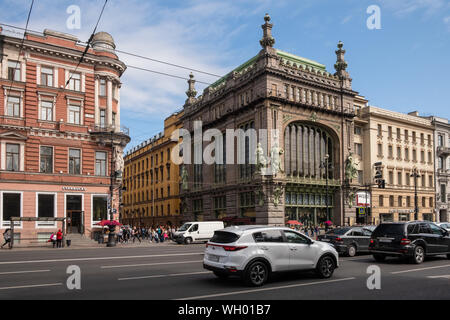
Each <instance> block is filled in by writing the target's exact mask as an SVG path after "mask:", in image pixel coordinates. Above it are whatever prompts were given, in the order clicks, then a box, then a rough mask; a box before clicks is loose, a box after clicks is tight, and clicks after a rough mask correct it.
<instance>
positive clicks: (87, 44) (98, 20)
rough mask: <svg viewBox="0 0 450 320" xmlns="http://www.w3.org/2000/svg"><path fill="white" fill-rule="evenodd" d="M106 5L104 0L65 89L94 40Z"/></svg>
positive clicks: (106, 0)
mask: <svg viewBox="0 0 450 320" xmlns="http://www.w3.org/2000/svg"><path fill="white" fill-rule="evenodd" d="M107 3H108V0H105V3H104V4H103V8H102V11H101V12H100V15H99V17H98V19H97V23H96V25H95V28H94V31H92V34H91V36H90V37H89V40H88V42H87V43H86V49H84V52H83V54H82V55H81V57H80V60H79V61H78V64H77V66H76V67H75V70H74V71H73V72H71V73H70V77H69V79H68V80H67V82H66V87H67V85H68V84H69V82H70V80H71V79H72V76H73V74H74V73H75V72H76V71H77V69H78V67H79V66H80V64H81V62H82V61H83V58H84V56H85V55H86V53H87V52H88V50H89V45H90V43H91V41H92V39H93V38H94V35H95V32H96V31H97V27H98V24H99V22H100V19H101V17H102V15H103V11H104V10H105V7H106V4H107Z"/></svg>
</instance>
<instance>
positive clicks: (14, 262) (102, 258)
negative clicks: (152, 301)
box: [0, 252, 204, 265]
mask: <svg viewBox="0 0 450 320" xmlns="http://www.w3.org/2000/svg"><path fill="white" fill-rule="evenodd" d="M193 255H204V253H200V252H191V253H173V254H154V255H143V256H119V257H97V258H71V259H51V260H29V261H3V262H0V265H7V264H21V263H45V262H68V261H95V260H114V259H136V258H158V257H178V256H193Z"/></svg>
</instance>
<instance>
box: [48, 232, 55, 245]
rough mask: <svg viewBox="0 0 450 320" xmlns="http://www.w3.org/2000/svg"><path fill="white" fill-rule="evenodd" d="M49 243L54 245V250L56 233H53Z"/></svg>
mask: <svg viewBox="0 0 450 320" xmlns="http://www.w3.org/2000/svg"><path fill="white" fill-rule="evenodd" d="M48 242H51V243H52V244H53V248H55V247H56V234H55V233H52V235H51V236H50V239H49V240H48Z"/></svg>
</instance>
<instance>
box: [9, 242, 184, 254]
mask: <svg viewBox="0 0 450 320" xmlns="http://www.w3.org/2000/svg"><path fill="white" fill-rule="evenodd" d="M158 246H165V247H168V246H179V247H183V245H178V244H177V243H176V242H173V241H166V242H163V243H155V242H150V241H148V240H144V241H142V242H141V243H140V242H139V241H136V242H135V243H133V242H129V243H116V246H115V247H112V248H152V247H158ZM100 248H107V247H106V242H105V243H101V244H99V243H97V242H95V241H92V243H90V244H86V243H82V244H77V243H76V242H75V243H73V242H72V244H71V245H70V247H67V246H65V247H64V248H53V246H52V244H51V243H49V244H43V245H35V246H20V245H15V246H14V248H13V249H9V248H7V247H6V246H5V247H4V248H3V249H0V254H1V253H3V252H5V253H6V252H15V251H36V250H57V251H60V250H76V249H100Z"/></svg>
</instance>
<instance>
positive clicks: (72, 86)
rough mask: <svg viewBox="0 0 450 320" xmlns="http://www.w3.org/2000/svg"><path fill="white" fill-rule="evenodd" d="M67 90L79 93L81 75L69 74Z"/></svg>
mask: <svg viewBox="0 0 450 320" xmlns="http://www.w3.org/2000/svg"><path fill="white" fill-rule="evenodd" d="M69 79H70V81H69V90H73V91H81V74H79V73H69Z"/></svg>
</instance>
